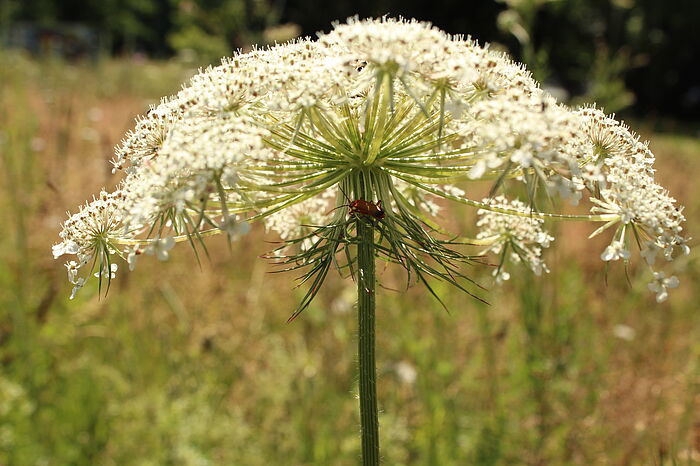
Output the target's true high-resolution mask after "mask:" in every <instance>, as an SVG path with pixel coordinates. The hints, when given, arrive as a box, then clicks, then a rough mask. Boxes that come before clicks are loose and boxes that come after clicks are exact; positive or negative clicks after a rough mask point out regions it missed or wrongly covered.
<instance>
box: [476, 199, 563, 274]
mask: <svg viewBox="0 0 700 466" xmlns="http://www.w3.org/2000/svg"><path fill="white" fill-rule="evenodd" d="M484 203H485V204H487V205H489V206H492V207H499V208H502V209H508V210H512V211H516V212H520V213H521V214H522V216H516V215H507V214H501V213H498V212H493V211H491V210H486V209H479V211H478V212H477V214H478V215H479V220H478V221H477V223H476V226H477V227H479V228H480V231H479V234H478V235H477V239H479V240H486V242H487V243H488V244H489V246H488V247H487V248H486V250H484V253H487V252H491V253H493V254H495V255H496V256H499V257H501V263H499V264H498V268H497V269H496V270H494V272H493V275H494V276H495V277H496V280H497V281H499V282H500V281H503V280H508V279H509V277H510V274H509V273H508V272H506V270H505V268H504V266H503V262H504V261H505V259H506V255H507V256H508V258H510V259H511V260H512V261H513V262H516V263H517V262H523V263H524V264H525V265H527V266H528V267H529V268H530V269H531V270H532V271H533V272H534V273H535V275H541V274H542V272H546V273H548V272H549V269H548V268H547V265H546V264H545V263H544V261H543V259H542V249H545V248H548V247H549V245H550V243H551V242H552V241H554V237H552V236H550V235H549V234H548V233H547V232H545V231H544V230H543V229H542V224H543V223H544V221H543V220H542V219H539V218H533V217H529V216H528V212H530V210H531V209H528V208H527V206H526V205H525V204H524V203H523V202H521V201H518V200H513V201H508V199H506V198H505V197H503V196H497V197H495V198H493V199H484Z"/></svg>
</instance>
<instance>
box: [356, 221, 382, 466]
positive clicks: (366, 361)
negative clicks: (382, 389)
mask: <svg viewBox="0 0 700 466" xmlns="http://www.w3.org/2000/svg"><path fill="white" fill-rule="evenodd" d="M371 222H372V221H371V220H370V219H369V218H364V216H358V218H357V224H356V225H357V239H358V245H357V261H358V277H357V310H358V320H359V338H358V341H359V343H358V356H359V357H358V361H359V370H360V425H361V432H362V464H363V466H378V465H379V420H378V418H377V371H376V367H375V359H374V333H375V332H374V327H375V318H374V315H375V313H374V307H375V273H374V226H373V225H372V223H371Z"/></svg>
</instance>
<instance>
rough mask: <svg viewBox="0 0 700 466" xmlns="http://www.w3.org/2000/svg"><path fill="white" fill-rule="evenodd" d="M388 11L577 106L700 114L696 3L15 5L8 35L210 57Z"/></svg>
mask: <svg viewBox="0 0 700 466" xmlns="http://www.w3.org/2000/svg"><path fill="white" fill-rule="evenodd" d="M386 14H388V15H391V16H399V15H402V16H404V17H414V18H417V19H420V20H424V21H431V22H433V23H435V24H436V25H437V26H439V27H441V28H442V29H444V30H446V31H448V32H450V33H454V34H471V35H473V36H474V37H475V38H477V39H478V40H480V41H481V42H492V43H495V44H502V45H503V46H505V47H506V48H507V49H508V50H510V52H511V53H512V54H513V55H514V57H515V58H516V59H518V60H521V61H523V62H525V63H526V64H527V65H528V66H529V67H530V69H531V70H532V71H533V73H534V74H535V77H536V78H537V79H538V80H540V81H542V82H543V83H544V84H545V85H546V86H548V87H549V88H550V89H552V90H553V91H554V92H555V93H557V94H559V96H562V97H567V96H568V98H569V100H570V101H572V102H574V103H576V104H580V103H584V102H596V103H598V104H599V105H600V106H602V107H604V108H605V109H606V110H607V111H608V112H615V111H619V110H622V109H625V108H628V107H630V106H633V107H632V109H633V110H635V111H636V112H637V114H642V113H643V114H645V115H648V114H649V112H654V113H659V114H670V115H673V116H674V117H676V118H678V117H683V118H687V119H691V120H697V119H698V116H699V115H700V84H698V80H697V78H696V76H697V73H696V72H694V69H695V67H696V61H697V60H696V58H697V50H698V49H700V34H697V31H696V29H697V24H698V23H699V22H700V2H698V1H696V0H674V1H669V2H661V1H658V0H492V1H486V2H469V3H468V4H464V2H461V1H457V0H436V1H432V2H420V1H417V0H408V1H407V0H401V1H399V0H354V1H350V0H338V1H334V2H322V1H320V0H289V1H278V0H60V1H58V0H3V1H2V2H0V38H1V37H2V35H3V34H2V33H3V32H5V33H6V32H7V31H9V30H10V28H11V26H12V25H14V24H17V23H19V22H32V23H35V24H40V25H44V26H51V25H56V24H61V23H81V24H87V25H91V26H92V27H94V28H95V30H97V31H98V32H99V35H100V37H101V46H102V49H103V50H104V51H105V52H108V53H110V54H121V53H133V52H142V53H145V54H147V55H149V56H155V57H168V56H172V55H180V56H181V57H182V58H185V59H186V60H187V61H188V62H190V63H195V64H208V63H216V62H218V59H219V57H221V56H222V55H230V54H231V53H232V51H233V50H235V49H238V48H247V47H249V46H250V45H251V44H266V43H272V42H274V41H275V40H276V41H285V40H289V39H291V38H293V37H295V36H297V35H299V34H303V35H312V36H313V35H315V34H316V32H318V31H320V30H326V31H327V30H328V29H329V28H330V25H331V22H333V21H338V20H340V21H342V20H344V19H345V18H347V17H349V16H353V15H359V16H361V17H366V16H382V15H386ZM562 91H563V92H562Z"/></svg>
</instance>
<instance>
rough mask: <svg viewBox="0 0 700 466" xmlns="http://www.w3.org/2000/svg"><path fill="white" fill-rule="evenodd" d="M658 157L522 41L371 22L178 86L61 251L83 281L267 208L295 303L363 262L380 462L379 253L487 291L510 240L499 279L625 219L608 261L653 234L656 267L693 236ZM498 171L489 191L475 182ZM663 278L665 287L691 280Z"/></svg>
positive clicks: (367, 388) (130, 141) (656, 281)
mask: <svg viewBox="0 0 700 466" xmlns="http://www.w3.org/2000/svg"><path fill="white" fill-rule="evenodd" d="M653 162H654V156H653V154H652V153H651V152H650V151H649V149H648V147H647V145H646V144H645V143H642V142H640V141H639V140H638V138H637V137H636V136H635V135H634V134H633V133H631V132H630V131H629V130H628V129H627V127H625V126H624V125H622V124H621V123H619V122H617V121H616V120H614V119H613V118H611V117H609V116H606V115H605V114H604V113H603V112H602V111H600V110H598V109H595V108H591V107H585V108H579V109H570V108H568V107H566V106H564V105H561V104H559V103H557V102H556V100H555V99H554V98H553V97H551V96H550V95H548V94H547V93H546V92H544V91H543V90H541V89H540V88H539V86H538V84H537V83H536V82H535V81H534V80H533V79H532V78H531V76H530V74H529V73H528V72H527V71H526V69H525V68H524V67H523V66H522V65H521V64H518V63H514V62H512V61H510V60H509V59H508V58H507V57H506V56H504V55H503V54H500V53H497V52H493V51H491V50H489V49H488V48H485V47H480V46H478V45H477V44H476V43H475V42H473V41H471V40H469V39H465V38H463V37H459V36H449V35H447V34H445V33H443V32H442V31H440V30H438V29H436V28H433V27H431V26H430V25H429V24H426V23H420V22H416V21H404V20H394V19H387V18H383V19H379V20H366V21H359V20H356V19H351V20H349V21H348V22H347V23H346V24H339V25H336V26H335V28H334V29H333V31H332V32H330V33H329V34H322V35H320V37H319V39H318V40H317V41H312V40H309V39H302V40H297V41H293V42H290V43H288V44H284V45H278V46H275V47H271V48H267V49H255V50H253V51H251V52H248V53H241V54H237V55H235V56H234V57H232V58H227V59H224V60H223V61H222V64H221V65H220V66H216V67H210V68H208V69H206V70H203V71H202V72H200V73H199V74H198V75H196V76H195V77H193V78H192V80H191V81H190V83H189V84H188V85H186V86H185V87H184V88H183V89H182V90H181V91H180V92H179V93H178V94H177V95H175V96H172V97H169V98H165V99H163V100H162V102H161V103H160V104H159V105H158V106H155V107H153V108H152V109H151V110H150V111H149V112H148V113H147V114H146V115H145V116H143V117H141V118H140V119H139V120H138V121H137V123H136V127H135V128H134V130H133V131H131V132H129V133H128V134H127V135H126V137H125V139H124V141H123V142H122V143H121V144H120V146H119V147H117V149H116V158H115V159H114V162H113V163H114V168H115V170H125V171H126V177H125V179H124V181H123V182H122V183H121V184H120V185H119V187H118V188H117V189H116V191H114V192H113V193H106V192H103V193H101V194H100V196H99V197H98V198H96V199H95V200H93V201H92V202H90V203H88V204H86V205H85V206H84V207H82V208H81V209H80V211H79V212H78V213H77V214H75V215H73V216H71V217H70V218H69V219H68V220H67V221H66V222H65V223H64V225H63V231H62V232H61V239H62V241H61V242H60V243H59V244H57V245H55V246H54V255H55V256H56V257H58V256H61V255H63V254H71V255H75V256H76V259H75V260H71V261H69V262H68V263H67V264H66V267H67V268H68V276H69V280H70V281H71V283H73V285H74V289H73V294H75V292H76V291H78V290H79V289H80V288H81V287H82V286H83V285H84V283H85V280H86V277H87V276H88V275H90V274H92V273H95V274H96V275H97V276H98V280H99V283H100V287H105V288H106V287H108V286H109V283H110V281H111V279H112V278H113V277H114V274H115V272H116V269H117V264H116V262H115V260H114V257H115V256H118V257H120V258H122V259H125V260H126V261H127V262H128V264H129V268H131V269H133V267H134V266H135V264H136V260H137V258H138V257H139V256H140V255H142V254H143V253H146V254H152V255H155V256H156V257H157V258H158V259H161V260H165V259H167V258H168V256H169V254H170V250H171V249H172V248H173V246H174V245H175V244H176V243H179V242H188V243H190V244H191V245H192V246H193V247H195V250H197V247H198V246H200V245H201V246H204V238H205V237H206V236H210V235H215V234H226V235H227V236H228V237H229V238H230V239H235V238H236V237H238V236H239V235H241V234H244V233H245V232H246V231H247V227H248V224H249V223H251V222H254V221H260V222H263V223H264V225H265V226H266V228H267V229H269V230H272V231H275V232H277V233H278V234H279V235H280V237H281V238H282V240H283V245H282V246H281V247H280V248H278V249H276V250H275V251H273V252H272V253H271V254H270V256H269V257H270V258H271V259H272V260H273V261H274V262H275V263H276V264H278V265H280V266H281V269H280V270H299V271H300V272H301V274H302V275H301V277H300V282H301V283H305V284H307V285H308V291H307V293H306V295H305V296H304V298H303V299H302V300H301V302H300V304H299V306H298V308H297V309H296V310H295V311H294V313H293V314H292V316H291V318H290V320H291V319H293V318H295V317H297V316H298V315H299V313H301V312H302V311H303V310H304V309H305V308H306V307H307V306H308V305H309V303H310V302H311V301H312V299H313V298H314V297H315V296H316V294H317V293H318V291H319V289H320V288H321V286H322V285H323V282H324V280H325V278H326V277H327V275H328V273H329V272H330V270H331V269H333V268H335V269H339V270H340V271H341V272H343V273H345V274H347V275H350V276H352V277H353V279H354V280H355V281H356V282H357V286H358V312H359V363H360V369H359V371H360V406H361V422H362V436H363V442H362V447H363V458H364V464H378V462H379V440H378V435H379V430H378V423H377V400H376V373H375V369H374V364H375V363H374V332H375V328H374V315H375V314H374V313H375V276H374V275H375V274H374V267H375V261H376V260H377V259H381V260H384V261H388V262H391V263H394V264H397V265H398V266H400V267H402V268H403V269H405V270H406V273H407V276H408V281H409V283H413V282H420V283H422V284H424V285H425V286H426V288H427V290H429V292H430V293H432V294H433V295H434V296H435V297H436V298H438V299H439V297H438V296H437V294H436V293H435V292H434V290H433V288H432V287H431V282H432V281H434V280H441V281H446V282H448V283H450V284H452V285H453V286H456V287H458V288H459V289H461V290H463V291H464V292H466V293H468V294H470V295H472V296H474V297H475V298H477V299H482V298H481V296H482V294H483V293H482V289H481V286H480V285H478V284H477V283H476V282H475V281H474V280H473V279H472V278H470V277H469V276H468V275H467V274H466V273H465V270H466V268H465V267H464V265H465V264H466V265H478V264H480V263H482V261H484V260H486V259H484V257H485V256H484V255H488V254H493V255H495V257H497V258H498V267H494V269H493V272H494V276H495V278H496V281H501V280H505V279H507V278H508V276H509V272H508V271H507V270H509V269H510V265H509V264H512V263H522V264H524V265H525V266H526V267H527V268H529V269H531V270H532V271H533V272H534V273H536V274H540V273H546V272H547V267H546V265H545V263H544V261H543V257H542V251H543V249H544V248H546V247H548V246H549V245H550V243H551V242H552V241H553V240H554V238H553V237H552V236H550V234H549V233H547V232H546V231H545V229H544V227H545V226H546V224H548V223H550V222H555V221H589V222H594V223H597V224H598V227H597V228H596V229H595V230H594V231H593V233H592V235H591V236H594V235H597V234H608V235H610V238H611V242H610V245H609V246H608V247H607V248H606V249H605V250H604V251H602V252H601V258H602V259H603V260H604V261H614V260H620V259H622V260H623V261H624V262H627V261H629V260H631V256H632V250H633V249H637V250H639V251H640V252H641V256H643V257H644V259H645V260H646V262H647V263H648V264H649V266H650V267H656V262H655V261H656V258H657V257H658V256H663V257H665V258H666V259H668V260H672V259H673V258H674V255H675V253H676V251H678V250H680V251H681V252H682V253H687V252H688V247H687V245H686V239H685V238H684V237H683V236H682V226H681V225H682V223H683V222H684V221H685V219H684V217H683V215H682V209H680V208H678V207H676V205H675V200H674V199H673V198H672V197H670V195H669V194H668V193H667V191H666V190H664V189H663V188H662V187H661V186H659V185H658V184H657V183H656V182H655V180H654V169H653ZM484 180H486V181H489V182H490V183H491V186H492V189H491V195H490V196H489V197H488V198H487V199H483V200H477V199H472V198H471V197H469V195H468V191H467V192H465V191H464V189H468V186H469V183H470V182H474V181H484ZM518 194H519V196H518ZM553 198H561V199H568V200H569V201H570V202H571V203H573V204H577V203H579V202H580V201H581V200H585V201H587V202H588V209H589V210H588V213H586V214H580V215H572V214H566V213H563V212H556V211H547V210H543V209H541V208H540V206H542V205H547V206H558V205H560V203H557V202H546V203H545V202H542V200H543V199H553ZM441 199H442V200H447V201H452V202H455V203H461V204H466V205H469V206H472V207H474V208H476V209H478V215H479V220H478V222H477V224H476V227H477V230H478V231H475V232H471V236H472V239H468V238H467V236H468V235H469V234H470V232H467V234H466V235H465V234H464V233H463V232H456V233H457V234H455V232H452V233H450V232H448V231H446V229H445V228H444V227H442V226H441V225H440V221H439V217H438V211H439V210H440V207H439V205H440V203H438V202H436V201H439V200H441ZM552 208H554V207H552ZM465 244H471V245H475V246H477V248H476V249H475V250H474V251H473V254H471V255H470V254H466V253H464V252H463V249H464V248H463V246H464V245H465ZM652 276H653V281H652V283H651V284H650V290H651V291H653V292H655V293H656V296H657V300H659V301H662V300H664V299H666V297H667V296H668V289H669V288H672V287H674V286H677V284H678V280H677V278H675V277H669V278H666V276H665V275H664V273H663V272H661V271H658V270H655V269H652Z"/></svg>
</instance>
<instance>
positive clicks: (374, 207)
mask: <svg viewBox="0 0 700 466" xmlns="http://www.w3.org/2000/svg"><path fill="white" fill-rule="evenodd" d="M340 191H341V192H342V193H343V196H345V199H347V201H348V203H347V204H346V205H345V206H338V207H336V208H335V209H333V210H336V209H339V208H341V207H350V214H360V215H366V216H368V217H372V218H376V219H377V220H381V219H383V218H384V217H386V212H384V209H382V201H377V202H376V203H374V202H372V201H365V200H364V199H357V200H355V201H350V198H349V197H348V195H347V194H345V191H343V190H342V189H341V190H340ZM333 210H331V212H333ZM329 213H330V212H329Z"/></svg>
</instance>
